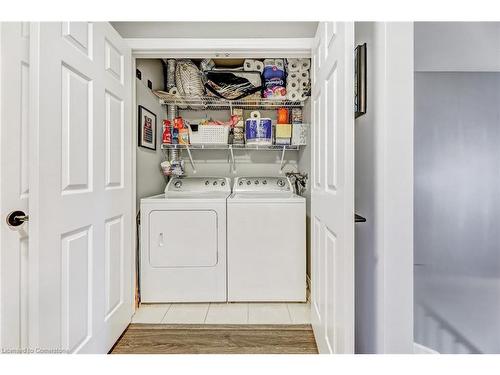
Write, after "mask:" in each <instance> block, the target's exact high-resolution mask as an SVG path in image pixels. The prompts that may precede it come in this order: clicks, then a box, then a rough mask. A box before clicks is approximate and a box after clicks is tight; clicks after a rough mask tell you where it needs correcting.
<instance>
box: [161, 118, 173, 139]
mask: <svg viewBox="0 0 500 375" xmlns="http://www.w3.org/2000/svg"><path fill="white" fill-rule="evenodd" d="M162 143H163V144H168V145H169V144H171V143H172V132H171V129H170V120H163V137H162Z"/></svg>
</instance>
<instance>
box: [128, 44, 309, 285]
mask: <svg viewBox="0 0 500 375" xmlns="http://www.w3.org/2000/svg"><path fill="white" fill-rule="evenodd" d="M125 42H126V43H128V45H129V46H130V47H131V49H132V63H131V67H132V71H131V72H130V74H132V77H135V71H136V67H137V61H136V60H137V59H141V58H142V59H155V58H166V57H173V58H179V57H191V58H202V57H207V58H209V57H211V58H217V57H219V58H224V57H235V58H237V57H248V55H249V54H251V55H252V56H253V57H268V56H272V55H274V56H282V57H290V58H292V57H311V48H312V45H313V38H262V39H188V40H186V39H183V38H159V39H158V38H156V39H155V38H131V39H125ZM136 95H137V87H136V79H135V78H134V79H133V80H132V111H133V115H132V143H133V144H132V147H133V150H135V149H136V145H137V131H136V126H137V124H136V119H137V116H136V111H137V97H136ZM136 157H137V152H132V185H133V187H132V196H131V197H130V199H131V200H132V207H133V212H134V213H136V212H137V209H138V207H137V203H136V194H137V191H136V187H137V159H136ZM135 224H136V223H135V221H134V227H133V228H131V230H132V231H133V238H134V244H135V243H137V234H136V227H135ZM134 262H137V259H136V252H135V253H134ZM133 275H134V280H136V279H137V275H136V268H134V270H133ZM134 283H135V281H134ZM136 287H137V286H136Z"/></svg>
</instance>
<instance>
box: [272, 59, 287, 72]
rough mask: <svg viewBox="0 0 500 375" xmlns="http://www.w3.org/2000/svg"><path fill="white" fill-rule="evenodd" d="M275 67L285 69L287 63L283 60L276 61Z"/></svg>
mask: <svg viewBox="0 0 500 375" xmlns="http://www.w3.org/2000/svg"><path fill="white" fill-rule="evenodd" d="M274 65H275V66H276V67H277V68H278V69H281V70H283V69H284V68H285V62H284V60H283V59H274Z"/></svg>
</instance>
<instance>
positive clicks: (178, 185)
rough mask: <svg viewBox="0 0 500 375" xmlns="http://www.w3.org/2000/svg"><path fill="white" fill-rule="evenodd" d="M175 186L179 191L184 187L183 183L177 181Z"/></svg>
mask: <svg viewBox="0 0 500 375" xmlns="http://www.w3.org/2000/svg"><path fill="white" fill-rule="evenodd" d="M174 186H175V187H176V188H177V189H179V188H180V187H181V186H182V181H179V180H177V181H175V182H174Z"/></svg>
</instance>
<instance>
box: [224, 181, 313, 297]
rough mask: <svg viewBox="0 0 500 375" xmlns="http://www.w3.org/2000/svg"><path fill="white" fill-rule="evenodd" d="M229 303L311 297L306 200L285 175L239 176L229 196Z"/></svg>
mask: <svg viewBox="0 0 500 375" xmlns="http://www.w3.org/2000/svg"><path fill="white" fill-rule="evenodd" d="M227 215H228V216H227V222H228V227H227V246H228V248H227V254H228V301H242V302H243V301H246V302H252V301H262V302H263V301H282V302H284V301H301V302H304V301H306V201H305V198H303V197H300V196H298V195H296V194H294V193H293V188H292V184H291V183H290V180H289V179H288V178H285V177H238V178H236V179H235V180H234V184H233V193H232V194H231V196H230V197H229V199H228V200H227Z"/></svg>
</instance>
